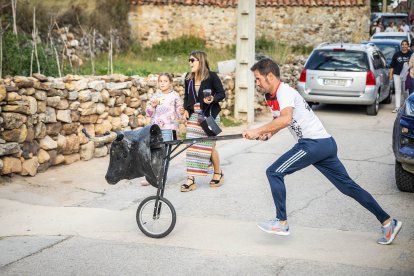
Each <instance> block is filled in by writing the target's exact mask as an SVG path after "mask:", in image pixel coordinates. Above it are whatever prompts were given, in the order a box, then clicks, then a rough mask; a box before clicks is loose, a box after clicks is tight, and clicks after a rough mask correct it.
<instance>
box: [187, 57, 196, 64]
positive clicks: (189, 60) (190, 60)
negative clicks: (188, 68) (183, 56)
mask: <svg viewBox="0 0 414 276" xmlns="http://www.w3.org/2000/svg"><path fill="white" fill-rule="evenodd" d="M196 60H198V59H195V58H189V59H188V62H191V63H193V62H194V61H196Z"/></svg>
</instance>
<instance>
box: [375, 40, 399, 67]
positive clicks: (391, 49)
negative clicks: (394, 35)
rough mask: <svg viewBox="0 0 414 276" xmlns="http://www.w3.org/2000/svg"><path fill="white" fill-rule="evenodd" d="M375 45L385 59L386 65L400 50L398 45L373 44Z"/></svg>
mask: <svg viewBox="0 0 414 276" xmlns="http://www.w3.org/2000/svg"><path fill="white" fill-rule="evenodd" d="M375 45H376V46H377V47H378V48H379V49H380V50H381V52H382V53H383V54H384V56H385V58H386V59H387V63H388V64H390V63H391V60H392V57H393V56H394V54H395V53H396V52H398V51H399V50H400V45H389V44H379V43H375Z"/></svg>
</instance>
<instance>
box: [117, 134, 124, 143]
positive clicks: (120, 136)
mask: <svg viewBox="0 0 414 276" xmlns="http://www.w3.org/2000/svg"><path fill="white" fill-rule="evenodd" d="M122 139H124V135H123V134H122V133H117V134H116V141H118V142H119V141H122Z"/></svg>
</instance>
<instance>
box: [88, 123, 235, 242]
mask: <svg viewBox="0 0 414 276" xmlns="http://www.w3.org/2000/svg"><path fill="white" fill-rule="evenodd" d="M82 131H83V133H84V134H85V135H86V137H87V138H89V139H90V140H92V141H94V142H95V144H102V143H105V142H109V141H113V142H112V145H111V150H110V161H109V167H108V171H107V173H106V175H105V179H106V181H107V182H108V183H109V184H112V185H114V184H116V183H118V182H119V181H120V180H122V179H134V178H138V177H143V176H144V177H145V179H146V180H147V181H148V182H149V183H150V184H151V185H152V186H154V187H155V188H157V194H156V195H154V196H150V197H147V198H145V199H144V200H143V201H142V202H141V203H140V204H139V206H138V209H137V213H136V221H137V224H138V227H139V229H140V230H141V231H142V232H143V233H144V234H145V235H146V236H148V237H151V238H163V237H165V236H167V235H168V234H169V233H171V231H172V230H173V229H174V226H175V223H176V220H177V215H176V212H175V209H174V206H173V205H172V204H171V202H170V201H169V200H167V199H166V198H165V197H164V188H165V183H166V180H167V172H168V166H169V164H170V161H171V160H172V159H173V158H174V157H176V156H178V155H179V154H180V153H182V152H183V151H185V150H186V149H187V148H189V147H190V146H192V145H194V144H196V143H201V142H205V141H218V140H228V139H238V138H242V135H241V134H234V135H223V136H210V137H206V138H194V139H181V140H172V141H163V138H162V134H161V129H160V128H159V126H158V125H148V126H146V127H144V128H142V129H139V130H135V131H123V132H118V133H114V132H111V133H107V134H106V135H104V136H101V137H90V135H88V133H87V132H86V130H85V129H83V130H82ZM182 144H186V145H187V146H185V147H183V148H181V149H178V148H179V146H180V145H182ZM176 150H178V151H177V152H176ZM173 153H174V154H173Z"/></svg>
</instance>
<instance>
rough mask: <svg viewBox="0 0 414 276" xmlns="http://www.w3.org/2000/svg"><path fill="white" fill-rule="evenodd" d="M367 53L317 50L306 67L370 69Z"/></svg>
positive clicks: (317, 68) (353, 70)
mask: <svg viewBox="0 0 414 276" xmlns="http://www.w3.org/2000/svg"><path fill="white" fill-rule="evenodd" d="M368 68H369V65H368V59H367V54H366V53H365V52H361V51H348V50H342V49H341V50H315V51H314V52H313V54H312V55H311V57H310V58H309V60H308V62H307V63H306V69H309V70H323V71H352V72H364V71H368Z"/></svg>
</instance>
